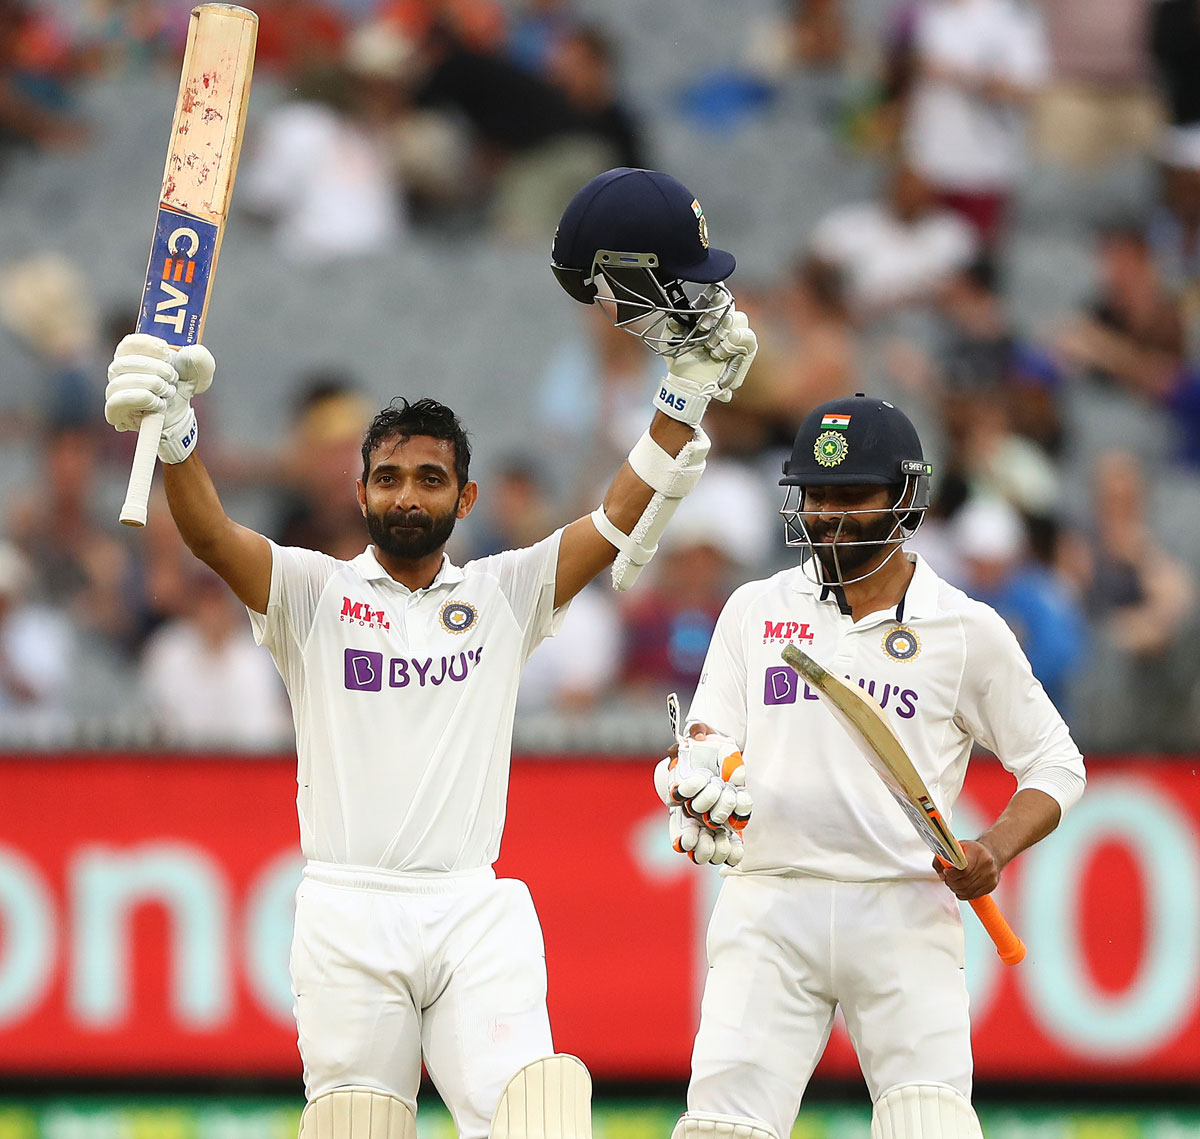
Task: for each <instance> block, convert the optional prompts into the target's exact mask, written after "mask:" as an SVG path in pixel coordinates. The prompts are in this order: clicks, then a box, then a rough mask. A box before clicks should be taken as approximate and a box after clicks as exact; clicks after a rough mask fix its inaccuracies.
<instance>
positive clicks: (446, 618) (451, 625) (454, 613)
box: [441, 601, 479, 633]
mask: <svg viewBox="0 0 1200 1139" xmlns="http://www.w3.org/2000/svg"><path fill="white" fill-rule="evenodd" d="M478 616H479V611H478V610H477V609H476V608H475V606H474V605H468V604H467V603H466V602H465V601H447V602H446V604H445V605H443V606H442V612H441V618H442V628H443V629H445V630H446V632H447V633H465V632H466V631H467V630H468V629H469V628H470V627H471V626H472V625H474V624H475V618H476V617H478Z"/></svg>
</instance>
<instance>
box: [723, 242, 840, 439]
mask: <svg viewBox="0 0 1200 1139" xmlns="http://www.w3.org/2000/svg"><path fill="white" fill-rule="evenodd" d="M773 317H774V319H773V320H772V321H769V322H768V321H762V322H760V323H762V324H763V326H764V327H771V328H772V332H773V335H771V336H770V337H769V338H768V337H764V347H763V349H762V350H761V351H760V352H759V354H758V359H757V361H756V365H757V368H756V374H755V376H754V389H752V390H751V391H750V392H747V393H745V394H744V395H743V397H742V400H741V402H740V403H739V405H738V406H739V409H745V408H746V407H747V406H749V404H748V403H747V399H746V397H747V396H750V397H752V399H751V400H750V403H753V404H755V405H758V406H761V407H762V409H763V411H764V412H765V413H766V414H767V415H769V417H770V419H771V424H772V438H773V439H774V440H776V441H777V442H778V443H779V444H780V445H781V446H785V447H786V446H787V441H788V440H790V439H794V438H795V435H796V428H797V426H799V423H800V420H802V419H803V418H804V416H805V415H806V414H807V413H808V412H809V411H810V410H811V409H812V408H814V407H816V406H817V404H819V403H824V402H825V401H826V400H830V399H837V398H839V397H840V396H845V395H853V393H854V384H855V382H856V381H857V379H858V376H859V374H860V369H859V366H858V362H857V359H856V357H857V355H858V349H857V346H856V344H855V336H854V327H853V324H852V322H851V316H850V309H849V305H848V303H847V299H846V291H845V286H844V283H843V275H842V271H841V270H840V269H839V268H838V267H836V266H835V265H832V264H830V263H829V262H828V261H821V260H818V259H817V258H815V257H811V256H806V257H801V258H799V259H798V260H797V262H796V264H795V265H794V267H793V269H792V272H791V275H790V276H789V278H788V280H787V281H786V282H785V284H784V285H783V287H782V288H781V289H780V290H779V292H778V296H777V311H776V312H775V313H774V314H773ZM758 393H761V394H758Z"/></svg>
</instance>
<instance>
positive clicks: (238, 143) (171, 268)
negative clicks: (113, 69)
mask: <svg viewBox="0 0 1200 1139" xmlns="http://www.w3.org/2000/svg"><path fill="white" fill-rule="evenodd" d="M257 34H258V17H257V16H256V15H255V14H254V13H253V12H251V11H250V10H249V9H247V8H239V7H237V6H235V5H233V4H201V5H200V7H198V8H193V9H192V18H191V21H190V23H189V24H188V36H187V47H186V49H185V50H184V54H183V74H182V75H181V77H180V80H179V97H178V99H177V100H176V103H175V121H174V122H173V123H172V124H171V143H170V146H169V147H168V148H167V165H166V169H165V170H164V171H163V181H162V192H161V194H160V195H159V202H158V220H157V222H156V223H155V226H154V242H153V244H152V245H151V246H150V264H149V265H148V266H147V268H146V286H145V288H144V290H143V291H142V307H141V310H140V312H139V313H138V321H137V329H136V331H137V332H146V333H149V334H150V335H152V336H161V337H162V338H163V339H164V340H166V341H167V343H168V344H171V345H172V346H173V347H175V348H182V347H183V346H184V345H186V344H195V343H197V342H198V341H199V340H200V337H201V335H202V334H203V332H204V317H205V315H206V314H207V312H208V298H209V293H210V291H211V289H212V282H213V276H214V274H215V273H216V269H217V254H218V253H219V252H220V249H221V236H222V233H223V231H224V229H225V215H226V214H227V213H228V211H229V199H230V196H231V195H232V193H233V178H234V174H235V173H236V172H237V163H238V153H239V152H240V151H241V148H242V129H243V127H244V126H245V123H246V104H247V102H248V100H249V98H250V73H251V71H252V70H253V68H254V40H255V37H256V35H257ZM162 428H163V417H162V414H161V413H156V414H151V415H147V416H145V417H144V418H143V419H142V424H141V427H140V428H139V430H138V440H137V448H136V450H135V451H134V455H133V469H132V470H131V471H130V472H129V488H128V490H127V491H126V493H125V505H124V506H122V507H121V521H122V522H124V523H125V525H126V526H144V525H145V524H146V504H147V502H148V501H149V498H150V480H151V479H152V478H153V477H154V460H155V458H156V457H157V455H158V442H159V439H160V438H161V436H162Z"/></svg>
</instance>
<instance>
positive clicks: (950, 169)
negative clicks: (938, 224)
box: [904, 0, 1047, 245]
mask: <svg viewBox="0 0 1200 1139" xmlns="http://www.w3.org/2000/svg"><path fill="white" fill-rule="evenodd" d="M913 42H914V50H915V53H916V78H915V80H914V82H913V87H912V93H911V96H910V98H909V100H908V106H907V122H906V123H905V128H904V151H905V154H906V156H907V159H908V161H909V162H910V163H911V164H912V165H913V166H914V167H915V168H916V170H917V171H919V172H920V173H921V174H922V175H924V177H925V178H927V179H928V181H929V182H930V184H931V185H932V186H933V187H934V190H935V192H936V194H937V198H938V201H939V202H940V203H941V204H942V205H945V206H948V207H950V208H951V209H954V210H957V211H958V212H959V213H961V214H962V216H963V217H964V218H966V219H967V220H968V221H969V222H970V223H971V224H972V225H973V226H974V227H975V230H976V232H977V233H978V234H979V237H980V239H981V240H982V241H983V242H984V244H985V245H991V244H992V243H994V242H995V241H996V239H997V237H998V236H999V234H1000V231H1001V228H1002V226H1003V224H1004V221H1005V217H1006V215H1007V211H1008V206H1009V202H1010V199H1011V197H1012V193H1013V190H1014V189H1015V187H1016V185H1017V183H1018V181H1019V180H1020V178H1021V176H1022V174H1023V173H1024V169H1025V157H1026V146H1025V118H1026V112H1027V109H1028V104H1029V101H1030V99H1031V98H1032V97H1033V96H1034V95H1035V94H1036V93H1037V91H1038V89H1039V87H1040V86H1041V84H1042V82H1043V81H1044V79H1045V76H1046V71H1047V58H1046V43H1045V39H1044V36H1043V31H1042V26H1041V22H1040V20H1039V19H1038V16H1037V13H1036V12H1034V11H1033V10H1032V9H1030V8H1029V7H1027V6H1022V5H1018V4H1017V3H1016V0H927V2H926V3H924V4H922V5H921V6H920V7H919V8H918V9H917V14H916V25H915V28H914V40H913Z"/></svg>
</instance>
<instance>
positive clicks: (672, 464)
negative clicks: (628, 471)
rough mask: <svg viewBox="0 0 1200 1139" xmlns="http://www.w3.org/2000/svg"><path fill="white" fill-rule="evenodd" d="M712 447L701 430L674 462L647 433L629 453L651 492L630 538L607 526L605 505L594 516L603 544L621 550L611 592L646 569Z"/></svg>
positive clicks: (628, 582) (629, 582)
mask: <svg viewBox="0 0 1200 1139" xmlns="http://www.w3.org/2000/svg"><path fill="white" fill-rule="evenodd" d="M711 445H712V444H711V442H710V440H709V438H708V436H707V435H705V434H704V432H703V431H701V430H700V429H699V428H697V429H696V434H695V436H694V437H693V438H692V439H691V440H689V441H688V442H687V443H685V444H684V445H683V448H682V449H681V450H680V452H679V454H678V455H676V456H675V457H674V458H672V457H671V456H670V455H668V454H667V452H666V451H664V450H663V449H662V448H661V447H660V446H659V445H658V444H657V443H656V442H654V440H653V439H652V438H651V437H650V433H649V432H648V431H647V432H646V434H645V435H643V436H642V437H641V438H640V439H639V440H638V441H637V443H635V444H634V446H633V450H632V451H630V452H629V465H630V466H631V467H632V468H633V469H634V471H635V472H636V474H637V476H638V478H640V479H641V480H642V481H643V482H644V483H646V485H647V486H650V487H653V489H654V497H653V498H651V499H650V502H649V503H648V504H647V506H646V509H645V510H643V511H642V516H641V517H640V518H639V519H638V520H637V522H636V523H635V525H634V527H633V531H632V533H629V534H626V533H625V532H624V531H623V530H619V529H618V528H617V527H616V526H614V525H613V524H612V522H610V521H609V518H608V515H607V514H605V513H604V506H603V504H601V505H600V506H597V507H596V509H595V510H594V511H592V523H593V525H594V526H595V527H596V529H597V530H598V531H599V532H600V536H601V537H602V538H604V540H605V541H607V542H611V543H612V544H613V545H614V546H616V548H617V551H618V552H617V560H616V561H615V562H613V568H612V581H613V588H614V589H619V590H622V591H624V590H626V589H628V588H629V587H630V586H631V585H633V583H634V582H635V581H637V579H638V576H639V575H640V574H641V572H642V567H643V566H644V565H646V563H647V562H649V561H650V559H651V558H652V557H654V555H655V554H656V553H657V552H658V540H659V538H660V537H662V532H663V531H664V530H665V529H666V526H667V523H668V522H669V521H670V520H671V515H673V514H674V513H675V511H676V509H677V508H678V506H679V500H680V499H681V498H683V497H684V495H686V494H688V493H689V492H690V491H691V490H692V488H693V487H694V486H695V485H696V483H697V482H698V481H699V479H700V476H701V475H702V474H703V473H704V459H705V457H706V456H707V455H708V449H709V447H710V446H711Z"/></svg>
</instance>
